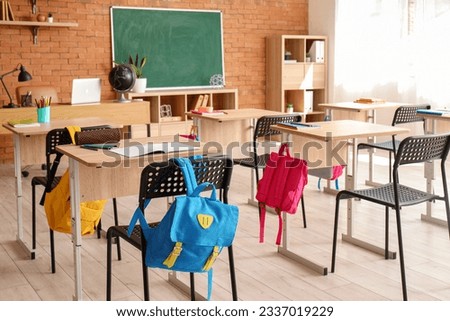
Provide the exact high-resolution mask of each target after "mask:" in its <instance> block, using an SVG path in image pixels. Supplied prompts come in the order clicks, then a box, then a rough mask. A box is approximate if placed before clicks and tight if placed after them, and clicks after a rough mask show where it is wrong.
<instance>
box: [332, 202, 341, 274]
mask: <svg viewBox="0 0 450 321" xmlns="http://www.w3.org/2000/svg"><path fill="white" fill-rule="evenodd" d="M339 202H340V197H339V194H338V195H337V196H336V207H335V211H334V230H333V250H332V253H331V273H334V268H335V265H336V245H337V244H336V243H337V232H338V222H339Z"/></svg>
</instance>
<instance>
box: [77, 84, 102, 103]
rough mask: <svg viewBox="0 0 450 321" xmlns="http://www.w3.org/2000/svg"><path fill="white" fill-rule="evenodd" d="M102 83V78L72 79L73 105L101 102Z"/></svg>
mask: <svg viewBox="0 0 450 321" xmlns="http://www.w3.org/2000/svg"><path fill="white" fill-rule="evenodd" d="M101 92H102V83H101V79H100V78H80V79H74V80H73V81H72V99H71V101H70V103H71V104H72V105H87V104H97V103H100V98H101Z"/></svg>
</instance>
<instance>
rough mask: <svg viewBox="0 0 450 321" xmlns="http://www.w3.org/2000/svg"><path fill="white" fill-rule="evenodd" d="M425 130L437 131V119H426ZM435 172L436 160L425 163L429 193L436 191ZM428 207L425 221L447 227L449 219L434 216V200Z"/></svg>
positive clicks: (430, 132)
mask: <svg viewBox="0 0 450 321" xmlns="http://www.w3.org/2000/svg"><path fill="white" fill-rule="evenodd" d="M429 122H431V129H428V128H430V124H429ZM425 126H426V128H425V132H426V133H427V134H434V133H436V119H432V120H431V119H430V120H426V121H425ZM435 173H436V162H434V161H432V162H430V163H425V165H424V176H425V178H426V185H427V186H426V188H427V189H426V190H427V193H430V194H431V193H433V191H434V180H435V179H436V177H435ZM426 204H427V205H426V206H427V207H426V213H425V214H422V215H421V219H422V220H423V221H426V222H429V223H433V224H437V225H441V226H445V227H447V226H448V225H447V221H446V220H443V219H440V218H436V217H433V205H434V203H433V202H427V203H426Z"/></svg>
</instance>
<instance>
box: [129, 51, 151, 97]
mask: <svg viewBox="0 0 450 321" xmlns="http://www.w3.org/2000/svg"><path fill="white" fill-rule="evenodd" d="M146 62H147V57H143V58H142V59H141V60H139V55H138V54H136V58H135V59H134V60H133V57H132V56H131V55H130V56H129V57H128V63H129V64H130V65H131V67H133V69H134V72H135V73H136V78H137V79H136V82H135V83H134V87H133V92H136V93H143V92H145V89H146V88H147V78H145V77H143V76H144V75H143V68H144V66H145V64H146Z"/></svg>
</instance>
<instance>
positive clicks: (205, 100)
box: [201, 95, 209, 107]
mask: <svg viewBox="0 0 450 321" xmlns="http://www.w3.org/2000/svg"><path fill="white" fill-rule="evenodd" d="M208 100H209V95H203V100H202V105H201V107H206V106H208Z"/></svg>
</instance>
